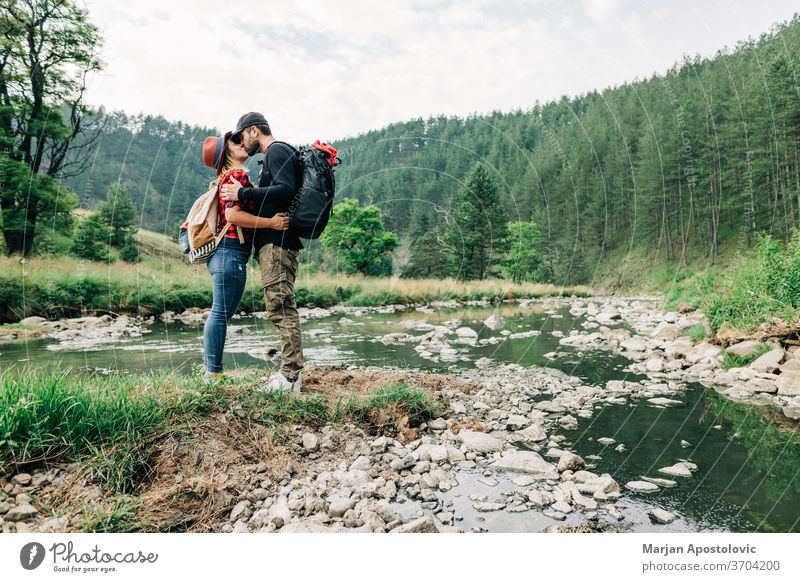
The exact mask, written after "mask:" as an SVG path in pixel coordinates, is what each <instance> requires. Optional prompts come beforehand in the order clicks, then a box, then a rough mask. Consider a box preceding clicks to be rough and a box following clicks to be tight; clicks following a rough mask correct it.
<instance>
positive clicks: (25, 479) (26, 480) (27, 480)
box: [11, 473, 33, 487]
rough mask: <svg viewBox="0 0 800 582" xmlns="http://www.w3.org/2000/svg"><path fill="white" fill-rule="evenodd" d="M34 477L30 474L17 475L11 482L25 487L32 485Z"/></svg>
mask: <svg viewBox="0 0 800 582" xmlns="http://www.w3.org/2000/svg"><path fill="white" fill-rule="evenodd" d="M32 480H33V477H31V476H30V474H29V473H17V474H16V475H14V476H13V477H12V478H11V481H12V482H14V483H16V484H17V485H22V486H23V487H25V486H27V485H30V484H31V481H32Z"/></svg>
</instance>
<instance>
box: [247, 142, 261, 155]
mask: <svg viewBox="0 0 800 582" xmlns="http://www.w3.org/2000/svg"><path fill="white" fill-rule="evenodd" d="M260 149H261V144H260V143H258V142H257V141H256V140H253V143H251V144H250V146H249V147H248V148H247V155H248V156H254V155H256V154H257V153H258V151H259V150H260Z"/></svg>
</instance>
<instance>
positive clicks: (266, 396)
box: [0, 371, 441, 495]
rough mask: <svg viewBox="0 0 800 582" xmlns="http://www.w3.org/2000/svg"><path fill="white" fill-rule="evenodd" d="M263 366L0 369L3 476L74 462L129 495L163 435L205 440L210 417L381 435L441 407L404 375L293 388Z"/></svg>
mask: <svg viewBox="0 0 800 582" xmlns="http://www.w3.org/2000/svg"><path fill="white" fill-rule="evenodd" d="M261 373H263V371H252V372H249V373H248V372H244V373H243V375H242V376H241V377H237V378H236V379H232V378H225V379H223V380H221V381H219V382H214V383H211V384H206V383H205V382H203V381H202V379H200V378H198V377H197V376H183V375H180V374H177V373H174V372H168V373H161V374H156V375H131V376H123V375H118V376H111V377H103V378H100V377H93V376H80V375H75V374H70V373H55V372H15V371H10V372H5V373H4V375H3V376H2V380H1V381H0V475H4V474H9V473H13V472H14V471H15V470H17V469H19V468H26V469H29V468H31V467H35V466H38V465H41V464H43V463H50V462H78V463H80V464H82V465H84V466H85V467H86V468H87V469H89V470H90V471H91V473H92V474H93V475H94V476H95V477H96V478H97V479H99V481H100V483H101V484H102V487H103V489H104V490H105V491H106V492H107V493H108V494H110V495H130V494H132V493H134V492H136V490H137V488H138V487H139V486H140V485H141V484H142V483H144V482H145V481H147V480H148V478H149V476H150V475H151V472H152V469H153V463H152V461H153V458H154V452H155V451H156V450H157V448H158V444H159V443H160V442H162V441H164V440H166V439H177V440H191V439H193V438H204V435H203V430H202V426H203V424H204V423H205V422H207V421H208V420H209V418H211V417H213V416H216V417H219V416H220V415H222V416H224V417H230V418H231V419H235V420H237V421H240V422H244V423H246V424H248V425H253V424H255V425H258V426H260V427H262V428H266V429H269V430H271V431H272V430H277V431H280V430H281V429H282V428H285V427H287V426H289V425H296V424H302V425H306V426H310V427H319V426H322V425H324V424H341V423H353V424H356V425H358V426H361V427H364V428H365V429H367V430H369V431H370V432H373V433H376V434H379V433H384V432H386V433H391V432H396V431H397V430H398V425H397V422H398V420H399V419H401V418H402V419H404V420H403V422H404V423H406V426H417V425H419V424H420V423H421V422H423V421H424V420H426V419H428V418H431V417H432V416H434V415H436V414H438V413H439V412H440V411H441V409H440V405H439V404H438V403H437V402H436V401H434V399H433V398H432V397H431V395H430V393H429V392H428V391H427V390H426V389H424V388H420V387H415V386H410V385H408V384H406V383H404V382H389V383H386V384H384V385H380V386H376V387H374V388H372V389H370V390H368V391H362V392H356V391H348V390H346V389H342V390H340V391H338V392H337V391H335V390H334V391H330V390H329V391H319V390H318V391H311V392H310V393H308V394H303V395H294V394H291V393H286V392H276V393H265V392H262V391H259V390H256V389H255V388H256V386H257V385H258V382H259V376H260V374H261ZM312 377H313V376H312ZM225 422H226V423H227V422H228V421H225Z"/></svg>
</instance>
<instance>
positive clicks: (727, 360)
mask: <svg viewBox="0 0 800 582" xmlns="http://www.w3.org/2000/svg"><path fill="white" fill-rule="evenodd" d="M769 350H770V347H769V345H767V344H763V343H762V344H761V345H759V346H758V347H757V348H756V350H755V351H754V352H753V354H752V355H750V356H747V357H744V358H742V357H739V356H734V355H733V354H729V353H727V352H726V353H725V356H724V357H723V358H722V362H720V365H721V366H722V367H723V368H725V369H726V370H729V369H731V368H744V367H747V366H749V365H750V364H752V363H753V362H755V361H756V360H757V359H758V358H760V357H761V356H763V355H764V354H766V353H767V352H768V351H769Z"/></svg>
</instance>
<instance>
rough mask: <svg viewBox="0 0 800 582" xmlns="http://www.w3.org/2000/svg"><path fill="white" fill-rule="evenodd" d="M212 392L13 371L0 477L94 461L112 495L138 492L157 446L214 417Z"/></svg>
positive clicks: (174, 381)
mask: <svg viewBox="0 0 800 582" xmlns="http://www.w3.org/2000/svg"><path fill="white" fill-rule="evenodd" d="M178 383H180V384H181V386H180V388H179V387H178ZM205 389H206V387H204V386H202V385H201V384H200V383H199V382H198V381H197V380H192V379H190V378H182V377H178V376H176V375H175V374H172V373H162V374H157V375H150V376H147V375H142V376H111V377H108V378H97V377H90V376H78V375H73V374H68V373H55V372H35V371H34V372H24V373H23V372H17V371H13V370H12V371H6V372H5V373H4V374H3V377H2V381H0V470H3V471H6V470H8V468H9V467H11V466H18V465H28V464H36V463H41V462H46V461H55V460H67V461H75V460H79V459H84V458H87V457H91V458H93V459H94V460H93V462H92V463H91V464H92V465H93V466H94V467H95V468H96V469H97V473H98V476H99V477H100V478H101V481H102V482H103V483H104V484H105V485H106V486H107V487H108V488H109V489H111V490H114V491H120V492H130V491H131V490H132V488H133V487H134V486H135V483H136V482H137V479H138V477H139V476H140V475H141V474H142V472H143V471H144V470H145V469H146V466H147V458H148V447H147V445H148V443H149V442H150V440H151V439H153V438H154V437H156V436H157V435H159V434H164V433H166V432H168V431H169V430H170V428H171V427H172V426H174V425H175V424H176V423H178V422H190V421H191V420H192V418H194V417H196V416H197V415H199V414H201V413H202V412H203V411H204V410H207V409H208V407H209V404H210V402H211V401H212V398H211V396H212V395H211V394H209V393H207V392H204V391H203V390H205Z"/></svg>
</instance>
